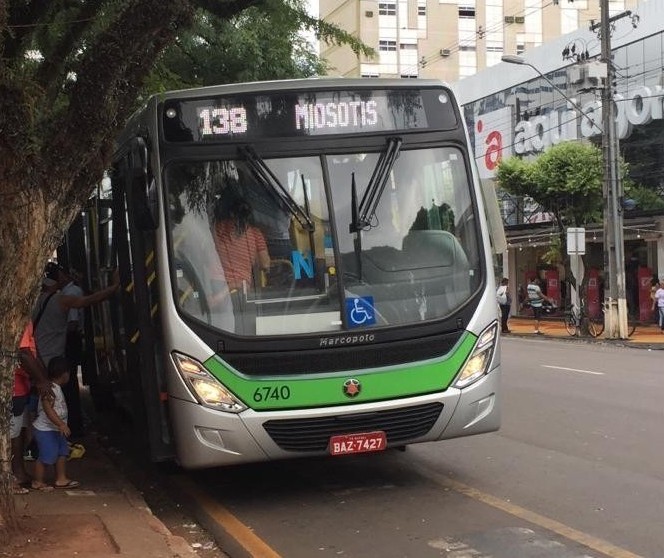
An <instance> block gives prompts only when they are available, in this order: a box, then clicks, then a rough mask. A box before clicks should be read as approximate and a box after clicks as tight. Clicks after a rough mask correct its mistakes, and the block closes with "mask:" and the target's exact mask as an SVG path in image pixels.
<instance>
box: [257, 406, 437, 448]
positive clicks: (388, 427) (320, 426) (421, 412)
mask: <svg viewBox="0 0 664 558" xmlns="http://www.w3.org/2000/svg"><path fill="white" fill-rule="evenodd" d="M442 410H443V404H442V403H427V404H424V405H417V406H413V407H405V408H401V409H389V410H385V411H374V412H367V413H355V414H348V415H344V414H340V415H335V416H329V417H319V418H310V419H279V420H269V421H267V422H266V423H265V424H264V425H263V427H264V428H265V430H266V431H267V433H268V434H269V435H270V437H271V438H272V440H273V441H274V442H275V443H276V444H277V445H278V446H279V447H280V448H281V449H283V450H285V451H316V452H320V451H325V450H326V449H327V445H328V442H329V440H330V437H331V436H336V435H339V434H354V433H358V432H372V431H374V430H382V431H384V432H385V434H386V436H387V443H388V444H398V443H401V442H406V441H409V440H414V439H415V438H418V437H420V436H424V435H425V434H426V433H427V432H429V430H431V428H432V427H433V425H434V424H435V422H436V420H438V417H439V416H440V413H441V411H442Z"/></svg>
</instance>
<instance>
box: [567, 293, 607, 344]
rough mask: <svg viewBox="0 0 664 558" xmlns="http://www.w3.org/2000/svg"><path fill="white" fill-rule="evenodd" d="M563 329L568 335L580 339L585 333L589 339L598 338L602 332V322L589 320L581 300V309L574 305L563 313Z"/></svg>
mask: <svg viewBox="0 0 664 558" xmlns="http://www.w3.org/2000/svg"><path fill="white" fill-rule="evenodd" d="M565 329H566V330H567V333H569V334H570V335H575V336H577V337H581V335H583V334H584V333H585V332H587V333H588V335H590V336H591V337H599V336H600V335H602V332H603V331H604V321H603V320H598V319H596V318H591V317H590V316H588V314H587V313H586V311H585V304H584V302H583V300H581V307H580V308H579V307H578V306H577V305H576V304H574V305H572V309H571V310H569V311H568V312H566V313H565Z"/></svg>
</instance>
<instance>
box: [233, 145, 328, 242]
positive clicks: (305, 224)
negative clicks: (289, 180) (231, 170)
mask: <svg viewBox="0 0 664 558" xmlns="http://www.w3.org/2000/svg"><path fill="white" fill-rule="evenodd" d="M239 151H240V153H241V154H242V155H243V156H244V158H245V159H246V160H247V162H248V163H249V166H250V167H251V170H252V171H253V172H254V174H255V175H256V177H257V178H258V180H260V181H261V184H263V185H264V186H265V187H267V188H268V189H269V191H270V192H272V193H274V194H276V196H277V197H278V198H279V201H280V202H281V203H282V204H283V205H284V207H286V209H288V211H289V213H290V214H291V215H292V216H293V217H295V219H297V222H298V223H300V226H301V227H302V228H303V229H304V230H306V231H308V232H313V231H314V229H315V226H314V222H313V221H312V220H311V217H310V216H309V214H308V213H307V212H305V211H303V210H302V208H301V207H300V206H299V205H298V204H297V202H296V201H295V200H294V199H293V196H291V195H290V192H289V191H288V190H287V189H286V188H285V187H284V185H283V184H282V183H281V182H280V181H279V179H278V178H277V176H276V175H275V174H274V173H273V172H272V170H270V167H268V166H267V165H266V164H265V161H263V159H262V158H261V157H260V155H258V153H256V151H255V150H254V148H253V147H251V146H249V145H246V146H243V147H240V148H239Z"/></svg>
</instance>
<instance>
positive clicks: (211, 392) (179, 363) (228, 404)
mask: <svg viewBox="0 0 664 558" xmlns="http://www.w3.org/2000/svg"><path fill="white" fill-rule="evenodd" d="M173 362H174V363H175V366H176V368H177V369H178V372H179V373H180V376H182V378H183V379H184V381H185V383H186V384H187V386H188V387H189V389H190V390H191V392H192V394H193V395H194V397H196V399H198V401H199V403H200V404H201V405H205V406H206V407H210V408H212V409H216V410H218V411H226V412H228V413H241V412H242V411H244V410H245V409H246V408H247V406H246V405H245V404H244V403H242V401H240V400H239V399H237V398H236V397H235V396H234V395H233V394H232V393H231V392H230V391H228V390H227V389H226V388H225V387H224V386H223V385H222V384H221V383H220V382H219V380H217V379H216V378H215V377H214V376H212V374H210V373H209V372H208V371H207V370H206V369H205V367H204V366H203V365H202V364H201V363H200V362H198V361H197V360H194V359H193V358H190V357H188V356H185V355H181V354H180V353H173Z"/></svg>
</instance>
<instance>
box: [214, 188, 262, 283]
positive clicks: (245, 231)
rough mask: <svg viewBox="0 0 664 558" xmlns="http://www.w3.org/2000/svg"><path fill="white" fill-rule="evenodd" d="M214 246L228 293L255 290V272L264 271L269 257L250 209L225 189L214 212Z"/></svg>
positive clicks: (237, 196)
mask: <svg viewBox="0 0 664 558" xmlns="http://www.w3.org/2000/svg"><path fill="white" fill-rule="evenodd" d="M214 216H215V223H214V245H215V248H216V250H217V254H218V256H219V260H220V261H221V265H222V267H223V268H224V273H225V274H226V281H227V282H228V285H229V287H230V289H231V290H239V291H242V292H244V291H246V289H247V288H248V287H249V286H253V289H254V290H257V289H258V287H260V285H261V281H260V276H259V275H257V270H260V271H263V272H268V271H269V269H270V254H269V252H268V248H267V243H266V242H265V237H264V236H263V233H262V232H261V231H260V229H259V228H258V227H256V226H255V225H254V224H253V218H252V212H251V207H250V206H249V204H248V203H247V202H246V200H244V199H243V198H242V197H241V196H240V195H239V194H238V193H236V192H235V191H234V190H233V189H232V188H231V187H227V188H226V189H225V190H224V192H223V194H222V196H221V197H220V199H219V200H218V201H217V204H216V206H215V209H214Z"/></svg>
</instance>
